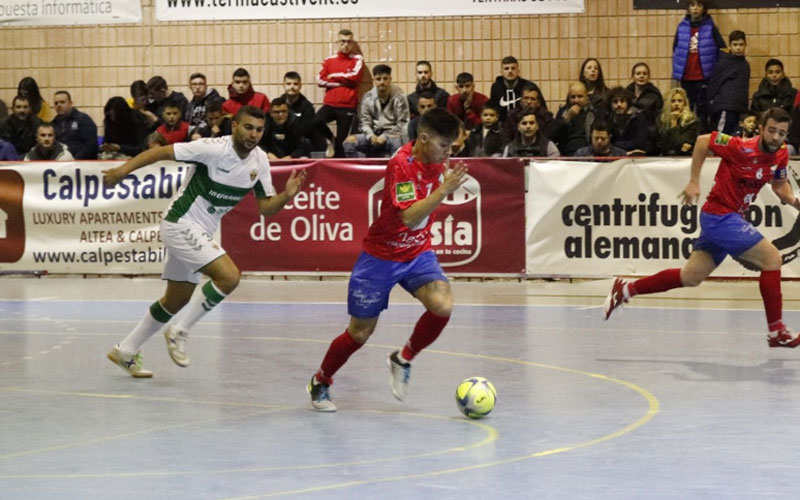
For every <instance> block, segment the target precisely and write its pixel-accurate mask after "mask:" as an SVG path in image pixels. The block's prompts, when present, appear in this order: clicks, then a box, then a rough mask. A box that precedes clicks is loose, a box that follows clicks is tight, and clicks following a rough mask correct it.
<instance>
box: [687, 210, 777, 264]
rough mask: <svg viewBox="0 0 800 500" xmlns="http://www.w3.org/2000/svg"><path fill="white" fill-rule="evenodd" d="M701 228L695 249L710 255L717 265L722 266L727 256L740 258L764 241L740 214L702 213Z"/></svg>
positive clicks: (695, 241)
mask: <svg viewBox="0 0 800 500" xmlns="http://www.w3.org/2000/svg"><path fill="white" fill-rule="evenodd" d="M700 228H701V230H700V236H699V237H698V238H697V239H696V240H694V249H695V250H703V251H704V252H707V253H708V254H710V255H711V258H713V259H714V263H715V264H716V265H720V263H722V261H723V260H725V257H726V256H727V255H732V256H734V257H738V256H739V255H741V254H743V253H744V252H746V251H747V250H749V249H751V248H753V247H754V246H755V245H756V244H757V243H758V242H759V241H761V240H762V239H764V236H762V235H761V233H759V232H758V230H757V229H756V228H754V227H753V225H752V224H750V223H749V222H747V221H746V220H745V218H744V217H742V216H741V215H739V214H738V213H730V214H725V215H714V214H709V213H706V212H700Z"/></svg>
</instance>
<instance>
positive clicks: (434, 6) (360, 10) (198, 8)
mask: <svg viewBox="0 0 800 500" xmlns="http://www.w3.org/2000/svg"><path fill="white" fill-rule="evenodd" d="M583 11H584V0H516V1H508V0H439V1H438V2H430V0H405V1H403V2H400V3H394V2H390V1H387V0H156V18H157V19H158V20H159V21H203V20H205V21H212V20H220V19H330V18H358V17H435V16H501V15H524V14H564V13H575V12H583Z"/></svg>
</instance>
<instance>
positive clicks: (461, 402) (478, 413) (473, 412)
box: [456, 377, 497, 418]
mask: <svg viewBox="0 0 800 500" xmlns="http://www.w3.org/2000/svg"><path fill="white" fill-rule="evenodd" d="M496 401H497V391H496V390H495V388H494V385H492V383H491V382H489V381H488V380H486V379H485V378H483V377H470V378H468V379H465V380H463V381H462V382H461V383H460V384H458V388H456V405H458V409H459V410H461V413H463V414H464V415H466V416H468V417H469V418H483V417H485V416H486V415H488V414H489V412H491V411H492V409H493V408H494V404H495V402H496Z"/></svg>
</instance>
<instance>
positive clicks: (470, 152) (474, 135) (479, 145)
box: [464, 122, 507, 158]
mask: <svg viewBox="0 0 800 500" xmlns="http://www.w3.org/2000/svg"><path fill="white" fill-rule="evenodd" d="M506 143H507V141H505V140H504V139H503V134H502V132H501V130H500V122H497V123H495V124H494V125H493V126H492V128H490V129H489V132H488V133H487V134H486V136H485V137H484V135H483V126H480V127H476V128H475V129H474V130H472V132H470V133H469V137H467V144H466V147H465V148H464V149H466V151H467V156H470V157H473V158H475V157H484V156H493V155H495V154H501V153H502V152H503V148H505V147H506Z"/></svg>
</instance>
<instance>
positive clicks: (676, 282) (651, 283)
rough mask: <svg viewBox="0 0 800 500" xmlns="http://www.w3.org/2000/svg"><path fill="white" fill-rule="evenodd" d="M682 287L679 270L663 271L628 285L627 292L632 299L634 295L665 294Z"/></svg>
mask: <svg viewBox="0 0 800 500" xmlns="http://www.w3.org/2000/svg"><path fill="white" fill-rule="evenodd" d="M682 286H683V283H681V270H680V269H665V270H663V271H661V272H660V273H656V274H654V275H652V276H648V277H646V278H642V279H638V280H636V281H634V282H633V283H631V284H630V285H628V292H629V293H630V294H631V297H633V296H634V295H644V294H648V293H658V292H666V291H667V290H672V289H673V288H680V287H682Z"/></svg>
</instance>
